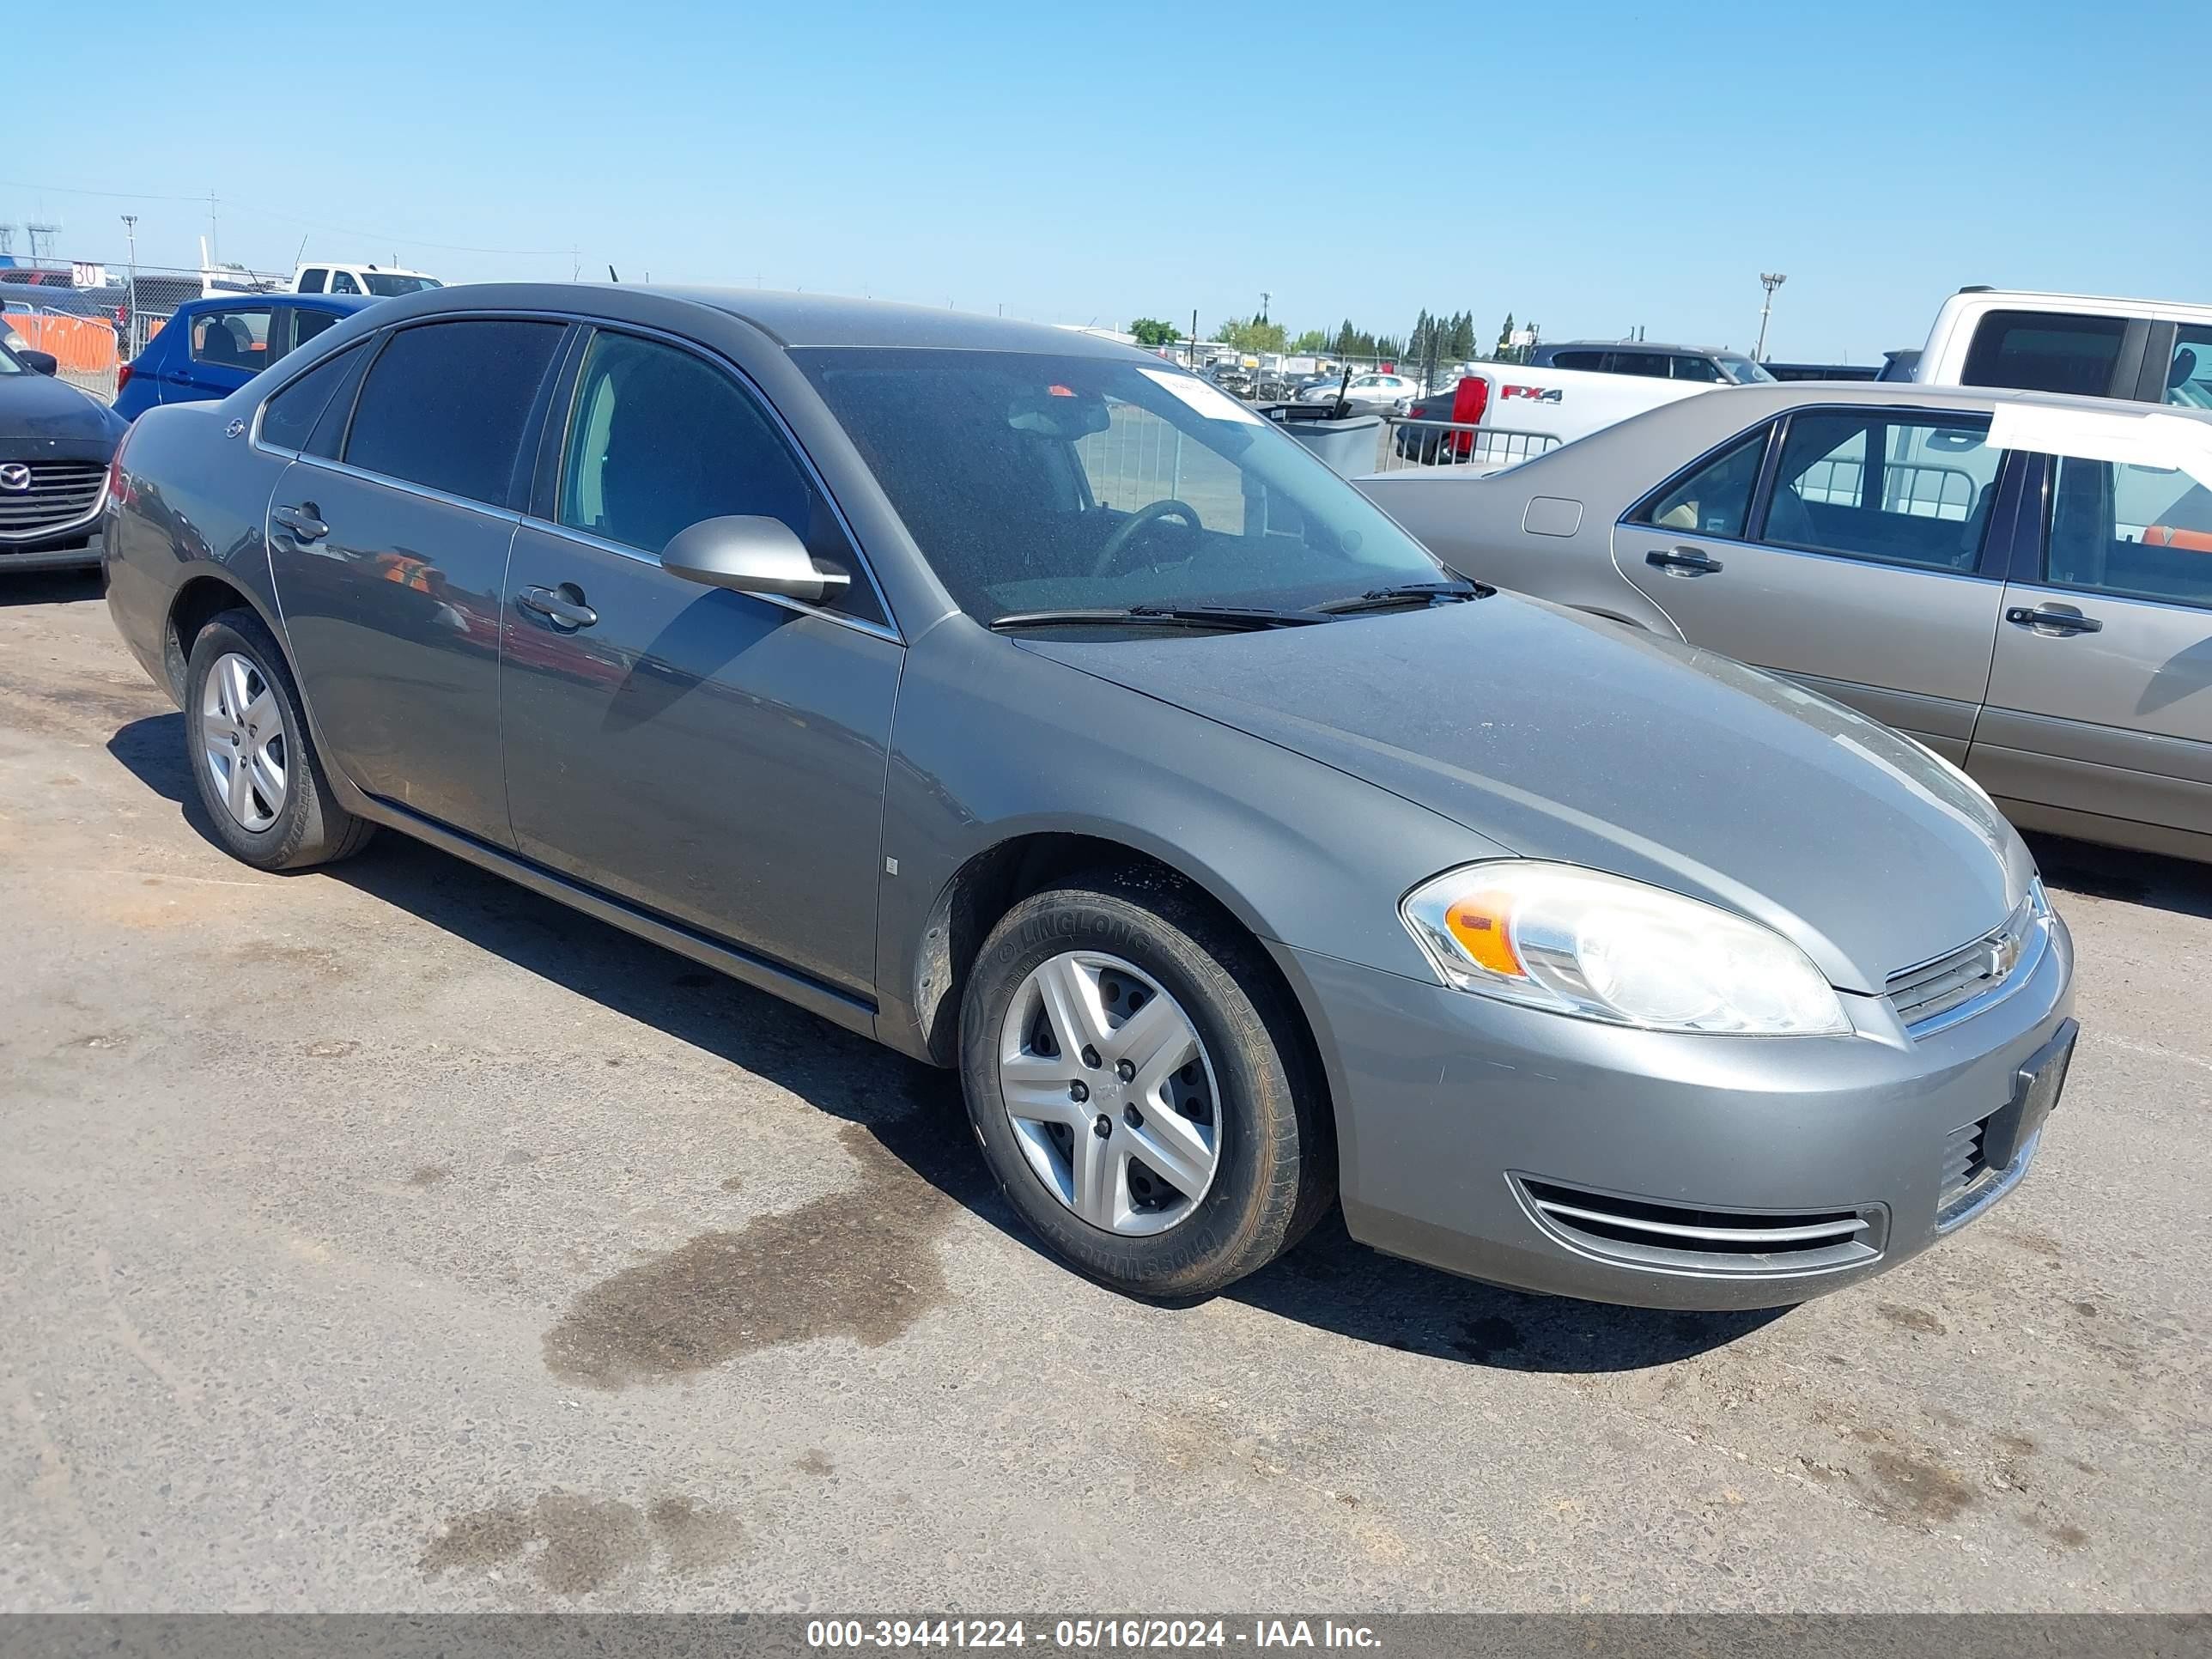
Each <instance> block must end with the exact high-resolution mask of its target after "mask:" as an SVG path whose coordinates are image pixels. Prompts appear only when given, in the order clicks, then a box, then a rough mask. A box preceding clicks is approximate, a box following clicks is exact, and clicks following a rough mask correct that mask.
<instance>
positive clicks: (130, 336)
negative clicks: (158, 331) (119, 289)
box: [123, 213, 138, 357]
mask: <svg viewBox="0 0 2212 1659" xmlns="http://www.w3.org/2000/svg"><path fill="white" fill-rule="evenodd" d="M123 234H124V237H125V240H128V241H129V242H130V244H131V286H130V288H129V289H126V290H125V293H126V294H127V295H129V297H128V298H127V299H125V301H124V304H125V306H127V307H129V308H130V312H131V326H130V328H129V329H128V330H127V331H125V336H124V340H123V350H124V355H125V356H126V357H136V356H137V355H138V354H137V352H136V351H133V350H132V349H131V344H132V343H133V342H134V341H136V340H137V337H138V216H137V214H135V213H126V214H125V215H124V216H123Z"/></svg>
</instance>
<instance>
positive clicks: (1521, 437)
mask: <svg viewBox="0 0 2212 1659" xmlns="http://www.w3.org/2000/svg"><path fill="white" fill-rule="evenodd" d="M1385 419H1386V421H1387V422H1388V425H1387V428H1386V435H1385V437H1384V439H1383V453H1382V454H1381V456H1380V457H1379V458H1378V459H1376V467H1375V470H1376V471H1378V472H1404V471H1412V470H1415V469H1419V468H1423V467H1432V466H1486V467H1499V466H1510V465H1512V464H1513V463H1514V462H1516V461H1525V460H1527V459H1529V458H1530V457H1531V456H1534V455H1541V454H1542V453H1544V452H1545V451H1546V450H1549V449H1557V448H1558V447H1559V438H1558V437H1557V436H1555V435H1553V434H1552V433H1549V432H1516V431H1512V430H1510V429H1509V428H1504V427H1497V426H1477V425H1471V424H1468V423H1467V422H1459V421H1413V420H1407V419H1406V418H1405V417H1404V416H1397V415H1392V416H1386V417H1385Z"/></svg>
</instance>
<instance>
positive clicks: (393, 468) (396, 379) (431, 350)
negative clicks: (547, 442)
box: [345, 319, 563, 507]
mask: <svg viewBox="0 0 2212 1659" xmlns="http://www.w3.org/2000/svg"><path fill="white" fill-rule="evenodd" d="M562 332H563V326H562V325H561V324H558V323H539V322H524V321H514V320H508V319H483V320H470V321H466V322H453V323H428V324H423V325H419V326H417V327H414V328H405V329H401V330H400V331H398V333H397V334H395V335H393V336H392V341H391V343H390V344H388V345H387V346H386V347H385V349H384V350H383V351H382V353H381V354H380V355H379V356H378V357H377V360H376V362H375V363H374V366H372V367H371V368H370V369H369V372H368V380H366V381H365V382H364V383H363V385H362V389H361V396H360V398H359V400H358V401H357V402H356V404H355V406H354V411H353V425H352V428H351V430H350V432H349V434H348V435H347V438H346V444H345V460H346V463H347V465H350V466H357V467H360V468H362V470H363V471H369V472H377V473H381V474H383V475H384V476H385V477H390V478H398V479H400V480H403V481H404V482H405V483H412V484H420V485H422V487H423V488H425V489H439V490H443V491H445V492H446V493H447V495H459V496H462V497H464V498H465V499H467V500H469V501H486V502H489V503H491V504H492V505H494V506H500V507H503V506H505V505H507V500H508V496H509V494H510V489H511V485H512V483H513V477H514V463H515V457H516V455H517V453H519V451H520V446H521V443H522V437H523V428H524V427H525V426H526V424H527V422H528V420H529V415H530V406H531V404H532V401H533V400H534V399H535V398H537V396H538V388H539V387H540V386H542V385H543V384H544V379H545V374H546V370H547V369H548V368H550V366H551V364H552V362H553V356H554V353H555V351H556V349H558V348H559V346H560V343H561V338H562Z"/></svg>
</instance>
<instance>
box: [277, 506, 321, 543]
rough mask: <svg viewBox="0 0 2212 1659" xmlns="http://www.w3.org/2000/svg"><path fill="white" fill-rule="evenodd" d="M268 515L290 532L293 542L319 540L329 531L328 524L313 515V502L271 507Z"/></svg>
mask: <svg viewBox="0 0 2212 1659" xmlns="http://www.w3.org/2000/svg"><path fill="white" fill-rule="evenodd" d="M269 516H270V518H272V519H274V520H276V522H277V523H278V524H281V525H283V526H284V528H285V529H287V530H289V532H292V539H293V540H294V541H295V542H319V541H320V540H322V538H324V537H325V536H327V535H329V534H330V533H331V527H330V526H328V525H326V524H325V523H324V522H323V521H322V520H320V519H319V518H317V517H316V516H315V504H314V503H313V501H309V502H308V503H307V505H306V506H305V507H270V509H269Z"/></svg>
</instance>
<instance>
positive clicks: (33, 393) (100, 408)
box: [0, 374, 121, 441]
mask: <svg viewBox="0 0 2212 1659" xmlns="http://www.w3.org/2000/svg"><path fill="white" fill-rule="evenodd" d="M120 429H121V428H120V427H119V426H118V422H116V419H115V417H114V416H112V415H111V414H109V413H108V411H107V406H106V404H101V403H99V402H96V401H95V400H94V399H93V398H88V397H87V396H85V394H84V393H83V392H79V391H78V390H77V389H76V387H75V386H70V385H68V384H66V383H65V382H64V381H61V380H56V379H54V377H53V376H52V375H51V374H9V375H0V441H5V440H7V439H9V438H16V439H21V438H31V439H45V438H55V439H68V440H72V441H85V440H96V439H103V438H112V437H113V436H115V435H116V434H117V432H118V431H119V430H120Z"/></svg>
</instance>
